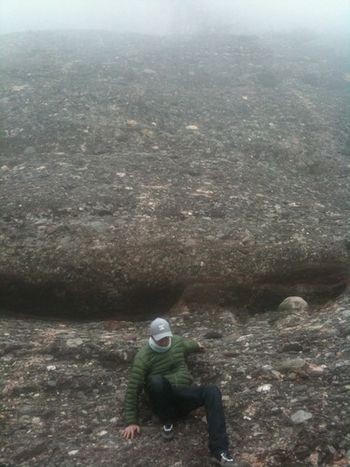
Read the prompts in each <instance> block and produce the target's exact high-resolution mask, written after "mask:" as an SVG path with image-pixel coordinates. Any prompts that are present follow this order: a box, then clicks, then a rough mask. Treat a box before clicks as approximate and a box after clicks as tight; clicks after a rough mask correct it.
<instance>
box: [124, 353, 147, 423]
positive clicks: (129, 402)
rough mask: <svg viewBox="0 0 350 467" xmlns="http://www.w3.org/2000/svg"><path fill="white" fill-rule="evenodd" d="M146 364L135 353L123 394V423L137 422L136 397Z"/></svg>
mask: <svg viewBox="0 0 350 467" xmlns="http://www.w3.org/2000/svg"><path fill="white" fill-rule="evenodd" d="M146 370H147V366H146V363H145V360H144V358H143V357H142V354H141V353H140V352H139V353H137V354H136V356H135V359H134V362H133V365H132V369H131V374H130V378H129V383H128V387H127V390H126V395H125V407H124V409H125V423H126V425H131V424H138V398H139V394H140V392H141V389H142V387H143V384H144V382H145V376H146Z"/></svg>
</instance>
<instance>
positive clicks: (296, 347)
mask: <svg viewBox="0 0 350 467" xmlns="http://www.w3.org/2000/svg"><path fill="white" fill-rule="evenodd" d="M302 350H303V346H302V345H301V344H298V342H288V343H287V344H285V345H284V346H283V347H282V350H281V351H282V352H302Z"/></svg>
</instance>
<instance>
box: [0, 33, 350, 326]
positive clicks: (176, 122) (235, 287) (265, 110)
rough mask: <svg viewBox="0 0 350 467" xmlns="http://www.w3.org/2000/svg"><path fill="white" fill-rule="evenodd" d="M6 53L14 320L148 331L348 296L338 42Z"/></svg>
mask: <svg viewBox="0 0 350 467" xmlns="http://www.w3.org/2000/svg"><path fill="white" fill-rule="evenodd" d="M0 54H1V63H2V75H3V79H2V84H1V98H0V105H1V113H2V119H3V123H2V131H1V155H0V196H1V207H2V209H1V213H0V225H1V234H0V242H1V243H0V245H1V250H0V253H1V254H0V277H1V282H0V284H1V285H0V289H1V302H2V304H3V306H6V307H8V306H9V307H11V308H16V309H17V310H20V311H24V312H26V313H29V312H30V311H34V312H40V311H42V310H43V309H45V310H50V314H51V315H52V314H54V313H55V314H58V315H62V312H63V310H68V311H67V313H69V314H71V313H72V311H73V310H74V313H79V314H80V316H92V315H94V316H102V315H103V314H104V315H105V316H106V315H108V316H110V315H111V314H113V313H117V314H119V316H122V315H123V314H124V317H125V310H127V313H126V315H128V316H130V314H129V313H130V312H132V313H133V314H134V316H135V317H137V315H145V314H147V313H150V311H151V310H154V308H155V307H156V311H157V312H160V311H162V310H169V309H170V308H171V307H172V306H173V305H174V304H176V303H178V302H179V301H183V302H185V303H189V302H198V301H201V300H202V298H203V295H204V294H205V295H206V298H205V300H204V301H205V302H206V303H207V302H208V301H214V302H216V303H218V302H219V303H223V302H224V303H225V304H229V305H237V304H239V305H240V306H241V305H243V304H246V302H247V297H250V301H251V303H250V306H252V307H256V306H258V307H261V304H262V303H263V304H264V305H267V306H270V305H271V304H272V305H276V304H277V303H278V302H279V301H280V300H281V299H282V298H283V297H285V296H286V294H287V295H295V294H299V293H300V292H303V294H304V295H305V294H306V295H308V297H307V298H310V297H312V296H314V295H315V294H316V295H319V294H320V292H322V293H323V294H325V295H326V296H330V295H334V294H335V295H336V294H337V293H339V291H341V290H342V289H343V288H344V286H345V283H346V281H347V278H348V271H347V264H348V249H347V247H346V245H347V243H346V238H347V228H348V227H347V222H348V219H349V206H350V201H349V200H350V193H349V191H350V184H349V174H350V162H349V138H348V125H349V121H348V118H347V104H346V102H347V97H348V95H349V79H350V78H349V70H348V69H347V63H346V51H345V50H342V48H341V46H340V45H339V44H338V45H332V44H331V43H329V44H328V43H325V40H324V39H322V38H320V37H317V36H310V35H307V34H299V35H297V36H296V35H294V36H292V35H285V36H283V35H280V36H274V37H264V38H258V37H253V36H252V37H240V36H228V35H227V36H225V35H223V36H205V37H204V36H203V37H202V36H194V37H189V38H158V37H157V38H152V37H139V36H125V37H120V36H117V35H115V34H112V33H97V32H91V33H88V32H86V33H74V32H71V33H28V34H22V35H7V36H4V37H3V39H2V41H1V45H0ZM276 285H278V286H279V287H280V289H276ZM252 290H254V293H252ZM232 291H233V293H232Z"/></svg>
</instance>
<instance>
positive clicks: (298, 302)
mask: <svg viewBox="0 0 350 467" xmlns="http://www.w3.org/2000/svg"><path fill="white" fill-rule="evenodd" d="M307 308H308V304H307V302H306V301H305V300H304V299H303V298H301V297H287V298H286V299H285V300H283V302H282V303H280V304H279V306H278V310H279V311H305V310H307Z"/></svg>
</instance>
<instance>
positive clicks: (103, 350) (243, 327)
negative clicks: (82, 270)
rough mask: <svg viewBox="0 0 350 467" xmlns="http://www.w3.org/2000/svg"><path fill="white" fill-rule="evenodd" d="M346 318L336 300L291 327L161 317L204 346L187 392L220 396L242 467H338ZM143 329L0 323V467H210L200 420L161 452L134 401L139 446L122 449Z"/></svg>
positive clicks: (257, 320)
mask: <svg viewBox="0 0 350 467" xmlns="http://www.w3.org/2000/svg"><path fill="white" fill-rule="evenodd" d="M349 310H350V300H349V296H348V295H345V296H341V297H339V298H338V299H337V301H336V302H330V303H328V304H325V305H323V306H322V307H312V308H310V309H309V310H298V311H297V312H296V315H295V316H294V322H293V323H291V322H290V321H288V319H287V318H288V317H286V316H284V315H283V313H281V314H280V313H279V312H278V311H273V310H272V311H270V312H265V313H258V314H252V315H249V316H247V315H246V316H245V319H244V320H242V319H241V318H240V316H239V314H237V313H234V312H232V310H229V309H225V308H213V307H204V308H202V309H196V308H192V309H191V308H179V309H178V310H177V311H176V312H175V311H174V312H173V314H172V315H171V316H168V319H169V320H170V322H171V325H172V327H173V330H174V331H175V332H176V333H178V334H181V335H183V336H187V337H191V338H194V339H197V340H198V341H199V342H201V343H202V344H203V345H204V346H205V352H203V353H200V354H194V355H192V356H191V357H189V366H190V368H191V371H192V374H193V375H194V377H195V382H196V383H198V384H213V383H214V384H218V385H219V387H220V388H221V391H222V394H223V401H224V406H225V413H226V417H227V429H228V433H229V436H230V440H231V443H232V451H233V452H234V454H235V455H236V458H237V460H239V461H240V462H245V464H242V465H250V466H252V467H263V466H286V465H291V466H292V465H293V466H300V467H302V466H303V467H304V466H329V467H331V466H344V467H345V466H347V465H348V462H349V453H350V425H349V419H350V418H349V417H350V402H349V401H350V398H349V390H350V379H349V374H350V340H349V339H350V334H349V330H350V326H349V325H350V316H349ZM276 313H277V315H278V316H277V318H276V317H275V318H274V319H272V316H273V315H274V314H275V315H276ZM148 324H149V322H137V323H136V322H130V321H104V322H83V323H78V322H69V321H52V322H48V321H43V320H15V319H2V320H1V321H0V331H1V332H0V336H1V337H0V355H1V404H2V411H1V418H0V424H1V430H0V433H1V434H0V464H1V465H6V466H15V465H16V466H17V465H23V466H32V465H46V466H58V465H65V466H75V465H89V466H92V465H118V466H131V465H158V466H169V467H170V466H202V465H209V460H208V458H207V433H206V425H205V412H204V411H203V410H202V409H199V410H197V411H195V412H193V413H192V414H191V415H190V416H188V417H187V418H185V419H183V420H180V421H178V422H177V423H176V426H175V430H176V436H175V439H174V441H172V442H170V443H165V442H164V441H163V439H162V438H161V435H160V424H159V422H158V420H157V419H156V418H155V417H152V414H151V412H150V409H149V407H148V405H147V403H146V401H145V399H144V398H142V404H141V436H140V437H138V438H136V439H135V440H133V441H124V440H123V439H122V438H121V435H120V430H121V429H122V428H123V427H124V424H123V413H122V408H123V400H124V394H125V389H126V384H127V378H128V371H129V368H130V365H131V362H132V359H133V356H134V355H135V352H136V350H137V349H138V348H139V347H140V346H141V345H144V344H145V343H146V342H147V328H148ZM213 329H215V332H216V335H215V338H211V337H210V333H213ZM213 337H214V336H213ZM347 456H348V457H347Z"/></svg>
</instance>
